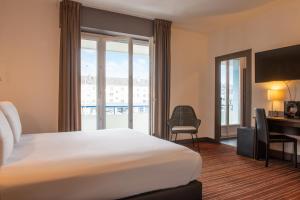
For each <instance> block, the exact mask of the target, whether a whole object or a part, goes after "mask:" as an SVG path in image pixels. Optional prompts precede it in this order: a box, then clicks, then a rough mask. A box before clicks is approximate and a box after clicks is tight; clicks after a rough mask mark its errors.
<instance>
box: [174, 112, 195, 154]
mask: <svg viewBox="0 0 300 200" xmlns="http://www.w3.org/2000/svg"><path fill="white" fill-rule="evenodd" d="M200 124H201V120H200V119H197V116H196V114H195V111H194V109H193V108H192V107H191V106H176V107H175V108H174V111H173V113H172V116H171V119H170V120H168V126H169V129H170V132H171V139H170V140H172V136H173V134H174V135H175V142H176V141H177V134H181V133H183V134H190V135H191V136H192V141H193V146H195V141H194V135H196V138H195V139H196V142H199V141H198V136H197V133H198V129H199V126H200ZM197 147H198V151H199V152H200V147H199V143H197Z"/></svg>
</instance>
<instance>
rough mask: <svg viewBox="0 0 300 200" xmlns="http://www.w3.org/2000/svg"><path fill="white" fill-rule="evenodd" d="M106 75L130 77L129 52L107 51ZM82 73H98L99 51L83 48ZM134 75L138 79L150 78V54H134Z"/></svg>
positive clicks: (92, 74) (93, 74)
mask: <svg viewBox="0 0 300 200" xmlns="http://www.w3.org/2000/svg"><path fill="white" fill-rule="evenodd" d="M106 63H107V65H106V75H107V77H112V78H128V54H126V53H122V52H112V51H108V52H106ZM81 66H82V67H81V74H82V75H84V76H85V75H90V76H95V74H96V73H97V51H96V50H92V49H82V50H81ZM133 76H134V78H137V79H149V56H147V55H141V54H134V55H133Z"/></svg>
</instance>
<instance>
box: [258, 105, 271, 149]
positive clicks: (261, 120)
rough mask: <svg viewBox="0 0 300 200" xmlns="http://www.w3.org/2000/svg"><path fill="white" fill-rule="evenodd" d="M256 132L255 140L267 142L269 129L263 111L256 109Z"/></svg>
mask: <svg viewBox="0 0 300 200" xmlns="http://www.w3.org/2000/svg"><path fill="white" fill-rule="evenodd" d="M256 131H257V139H258V140H259V141H262V142H264V143H268V142H269V135H270V133H269V128H268V123H267V118H266V112H265V109H262V108H258V109H256Z"/></svg>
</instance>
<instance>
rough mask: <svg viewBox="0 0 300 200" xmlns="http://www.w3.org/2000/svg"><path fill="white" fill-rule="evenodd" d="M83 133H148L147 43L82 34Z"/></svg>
mask: <svg viewBox="0 0 300 200" xmlns="http://www.w3.org/2000/svg"><path fill="white" fill-rule="evenodd" d="M83 35H84V36H83V38H82V49H81V53H82V55H81V59H82V60H81V72H82V84H81V90H82V95H81V105H82V128H83V130H95V129H104V128H133V129H135V130H139V131H141V132H144V133H149V131H150V126H149V124H150V112H149V111H150V97H151V95H150V91H151V90H150V71H151V70H150V66H151V65H150V42H149V41H141V40H134V39H132V38H119V37H107V36H105V37H104V36H90V35H86V34H83Z"/></svg>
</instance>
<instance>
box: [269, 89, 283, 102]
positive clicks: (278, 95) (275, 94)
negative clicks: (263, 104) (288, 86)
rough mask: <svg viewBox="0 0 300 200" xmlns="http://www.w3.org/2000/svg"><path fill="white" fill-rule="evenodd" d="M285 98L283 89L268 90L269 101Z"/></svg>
mask: <svg viewBox="0 0 300 200" xmlns="http://www.w3.org/2000/svg"><path fill="white" fill-rule="evenodd" d="M284 99H285V92H284V90H268V100H269V101H283V100H284Z"/></svg>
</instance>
